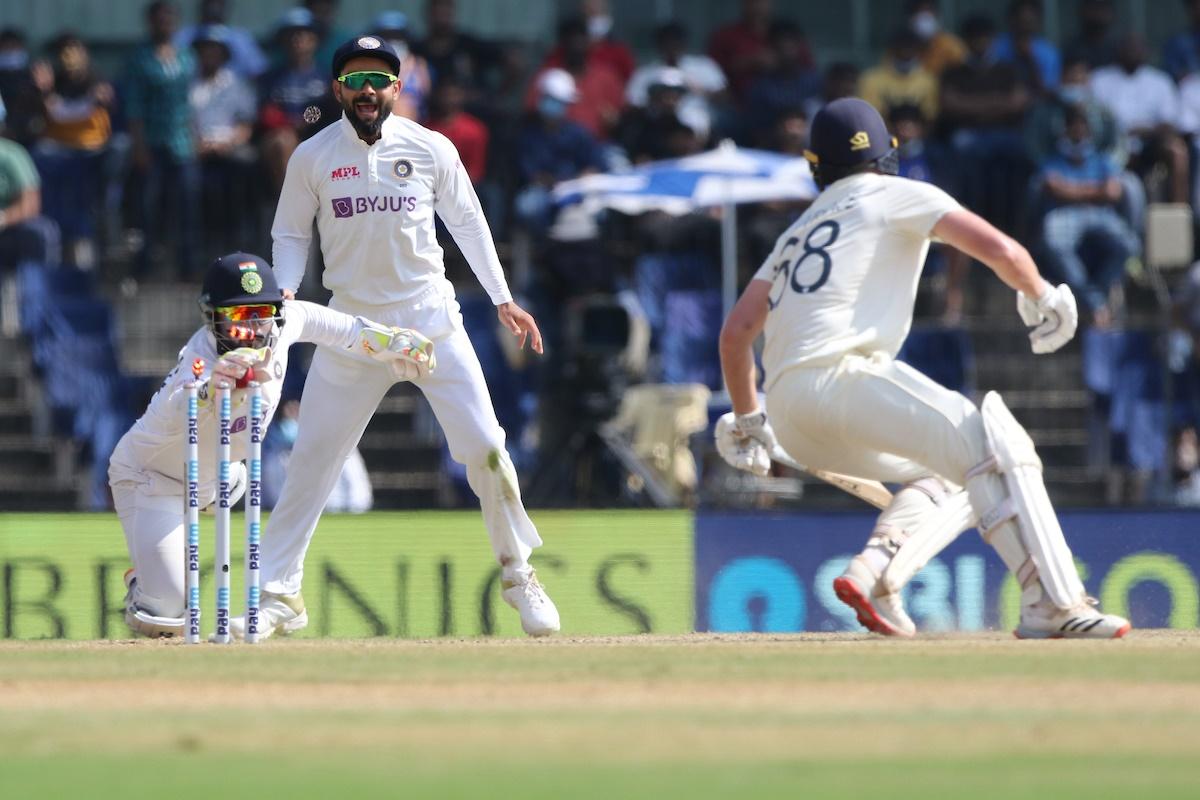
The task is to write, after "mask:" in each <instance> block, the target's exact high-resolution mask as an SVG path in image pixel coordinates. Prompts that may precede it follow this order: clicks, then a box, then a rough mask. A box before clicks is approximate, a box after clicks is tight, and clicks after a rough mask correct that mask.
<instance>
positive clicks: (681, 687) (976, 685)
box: [0, 631, 1200, 800]
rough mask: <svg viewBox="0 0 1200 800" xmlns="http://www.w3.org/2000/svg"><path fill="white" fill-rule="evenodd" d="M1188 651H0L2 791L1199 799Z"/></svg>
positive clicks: (766, 639) (21, 645)
mask: <svg viewBox="0 0 1200 800" xmlns="http://www.w3.org/2000/svg"><path fill="white" fill-rule="evenodd" d="M1197 786H1200V633H1198V632H1194V631H1169V632H1168V631H1134V632H1133V633H1132V634H1131V635H1130V636H1129V637H1128V638H1127V639H1125V640H1123V641H1117V642H1018V641H1015V640H1013V639H1011V638H1010V637H1009V636H1007V635H1001V634H982V635H956V636H945V637H931V638H923V639H917V640H911V641H892V640H882V639H878V638H870V637H867V636H859V635H855V634H805V635H791V636H781V635H746V636H716V635H710V634H693V635H680V636H665V635H651V636H616V637H593V638H588V637H561V638H557V639H551V640H545V641H532V640H524V639H487V638H478V637H476V638H443V639H436V640H424V641H412V640H397V639H387V638H384V639H364V640H344V641H336V640H292V641H278V640H271V641H269V642H266V643H264V644H263V645H261V646H259V647H249V646H245V645H242V646H234V647H228V648H222V647H217V646H215V645H201V646H197V647H189V646H186V645H183V644H180V643H177V642H152V641H137V642H130V641H108V642H20V641H7V642H0V796H3V797H5V798H44V797H72V798H82V797H87V798H98V797H113V798H123V799H124V800H131V799H132V798H139V797H153V798H192V797H196V798H200V797H202V798H209V799H210V800H211V799H212V798H222V800H223V799H224V798H229V797H258V798H287V799H288V800H294V799H295V798H307V797H334V798H340V799H345V800H349V799H350V798H360V797H436V798H458V797H462V798H472V799H475V798H481V797H506V798H507V797H511V798H531V799H532V798H604V799H605V800H612V799H614V798H626V797H656V798H662V797H681V798H698V797H737V798H764V797H788V798H802V797H814V798H823V797H874V798H887V800H894V798H935V797H936V798H968V799H969V800H984V799H985V798H1011V797H1038V798H1056V799H1061V798H1088V799H1089V800H1092V799H1094V798H1104V797H1139V798H1140V797H1154V798H1155V800H1162V799H1163V798H1173V797H1180V798H1182V797H1189V798H1191V797H1195V796H1196V791H1197V789H1196V787H1197Z"/></svg>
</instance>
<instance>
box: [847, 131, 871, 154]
mask: <svg viewBox="0 0 1200 800" xmlns="http://www.w3.org/2000/svg"><path fill="white" fill-rule="evenodd" d="M870 146H871V137H870V136H867V132H866V131H859V132H858V133H856V134H854V135H853V136H851V137H850V149H851V150H866V149H867V148H868V147H870Z"/></svg>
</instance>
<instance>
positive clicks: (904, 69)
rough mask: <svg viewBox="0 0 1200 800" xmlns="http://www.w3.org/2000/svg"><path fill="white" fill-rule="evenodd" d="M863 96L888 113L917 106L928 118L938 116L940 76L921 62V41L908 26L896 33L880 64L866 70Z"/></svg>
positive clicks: (860, 92)
mask: <svg viewBox="0 0 1200 800" xmlns="http://www.w3.org/2000/svg"><path fill="white" fill-rule="evenodd" d="M859 95H860V96H861V97H862V99H864V100H866V101H867V102H868V103H870V104H871V105H873V106H875V108H876V109H877V110H878V111H879V113H881V114H884V115H886V114H887V113H888V111H889V110H890V109H892V108H895V107H896V106H902V105H913V106H917V107H918V108H920V109H921V113H922V114H924V115H925V117H926V118H927V119H933V118H934V117H936V116H937V110H938V86H937V79H936V78H934V77H933V75H931V74H929V72H927V71H926V69H925V67H924V66H923V65H922V64H921V40H920V39H919V38H917V35H916V34H915V33H913V32H912V31H911V30H909V29H908V28H902V29H901V30H899V31H897V32H896V33H895V34H894V35H893V36H892V41H891V44H890V46H889V47H888V51H887V53H886V54H885V55H884V57H883V60H882V61H881V62H880V64H879V66H877V67H875V68H874V69H869V70H867V71H866V72H865V73H863V76H862V80H861V82H860V83H859Z"/></svg>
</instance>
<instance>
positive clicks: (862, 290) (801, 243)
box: [754, 173, 961, 389]
mask: <svg viewBox="0 0 1200 800" xmlns="http://www.w3.org/2000/svg"><path fill="white" fill-rule="evenodd" d="M958 208H961V206H960V205H959V204H958V202H957V201H956V200H955V199H954V198H952V197H950V195H948V194H946V193H945V192H944V191H942V190H941V189H939V188H938V187H936V186H934V185H932V184H929V183H922V182H920V181H914V180H909V179H907V178H900V177H896V176H892V175H878V174H875V173H864V174H861V175H853V176H851V177H849V178H843V179H842V180H840V181H837V182H836V183H834V184H833V185H832V186H830V187H829V188H827V189H825V190H824V191H823V192H821V194H820V195H819V196H818V197H817V199H816V201H815V202H814V203H813V204H812V205H811V206H810V207H809V208H808V210H806V211H805V212H804V214H802V215H801V216H800V218H799V219H797V220H796V221H795V222H793V223H792V225H791V226H790V227H789V228H788V229H787V230H786V231H784V232H783V235H781V236H780V237H779V240H778V241H777V242H776V243H775V249H774V250H773V251H772V252H771V255H770V256H768V257H767V260H766V261H765V262H763V265H762V267H760V268H759V270H758V272H757V273H756V274H755V276H754V279H755V280H762V281H767V282H768V283H770V284H771V291H770V294H769V295H768V299H769V303H770V312H769V313H768V314H767V322H766V326H765V329H764V335H765V337H766V346H765V348H764V350H763V368H764V370H765V372H766V375H765V380H764V388H768V389H769V388H770V387H771V385H773V384H774V382H775V381H776V380H778V378H779V376H780V374H782V373H783V372H784V371H785V370H788V369H791V368H793V367H803V366H813V367H815V366H827V365H830V364H833V363H835V362H836V361H837V360H838V359H840V358H841V357H842V356H843V355H845V354H847V353H862V354H869V353H873V352H877V351H885V352H887V353H888V354H889V355H892V356H894V355H896V353H897V352H898V351H899V350H900V346H901V345H902V344H903V343H904V338H905V337H906V336H907V335H908V330H909V327H910V326H911V325H912V312H913V303H914V301H915V300H916V294H917V281H918V279H919V278H920V275H921V267H922V266H923V265H924V263H925V254H926V253H927V252H928V250H929V237H930V231H931V230H932V228H933V226H934V225H936V224H937V222H938V220H939V219H941V218H942V216H943V215H944V214H946V213H947V212H950V211H954V210H955V209H958Z"/></svg>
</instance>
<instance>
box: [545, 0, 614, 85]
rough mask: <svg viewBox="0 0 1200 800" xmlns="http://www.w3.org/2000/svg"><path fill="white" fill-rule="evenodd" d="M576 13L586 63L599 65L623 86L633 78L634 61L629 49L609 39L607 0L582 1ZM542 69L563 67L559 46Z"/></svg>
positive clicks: (610, 36)
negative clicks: (584, 37)
mask: <svg viewBox="0 0 1200 800" xmlns="http://www.w3.org/2000/svg"><path fill="white" fill-rule="evenodd" d="M579 14H580V16H581V17H582V18H583V24H584V27H585V28H586V29H587V38H588V46H587V61H588V64H600V65H602V66H604V67H605V68H606V69H609V70H612V73H613V74H614V75H616V76H617V78H618V79H619V80H620V81H621V85H622V86H625V85H626V84H627V83H629V79H630V77H632V76H633V71H634V68H635V67H636V66H637V61H636V60H634V57H633V52H632V51H631V50H630V49H629V46H628V45H627V44H625V43H624V42H622V41H619V40H617V39H616V37H614V36H613V32H612V27H613V18H612V14H611V13H610V11H609V7H608V0H582V2H580V4H579ZM542 66H543V67H566V66H567V62H566V53H565V52H564V50H563V45H562V43H559V44H558V45H557V46H555V48H554V49H553V50H551V51H550V54H549V55H547V56H546V61H545V63H543V64H542Z"/></svg>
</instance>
